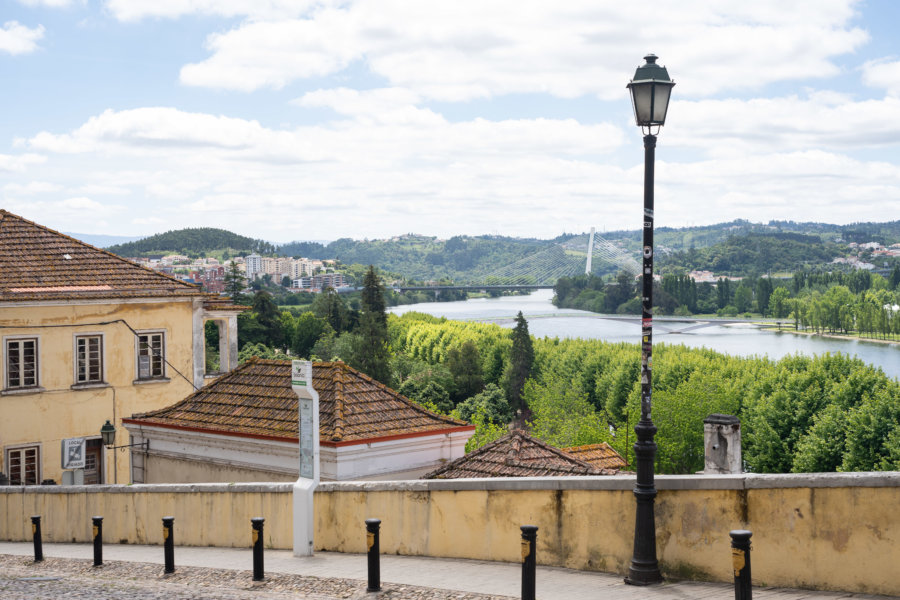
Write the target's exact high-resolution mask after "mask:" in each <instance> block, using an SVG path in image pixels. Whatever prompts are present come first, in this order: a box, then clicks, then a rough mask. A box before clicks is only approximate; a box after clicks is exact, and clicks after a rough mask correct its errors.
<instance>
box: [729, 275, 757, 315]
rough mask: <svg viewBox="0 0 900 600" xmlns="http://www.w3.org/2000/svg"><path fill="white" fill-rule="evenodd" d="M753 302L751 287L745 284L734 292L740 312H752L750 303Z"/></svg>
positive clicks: (735, 303)
mask: <svg viewBox="0 0 900 600" xmlns="http://www.w3.org/2000/svg"><path fill="white" fill-rule="evenodd" d="M751 302H753V292H752V291H750V287H749V286H747V285H745V284H744V283H743V282H741V284H740V285H739V286H738V287H737V289H736V290H735V291H734V305H735V306H737V309H738V312H742V313H743V312H747V311H748V310H750V303H751Z"/></svg>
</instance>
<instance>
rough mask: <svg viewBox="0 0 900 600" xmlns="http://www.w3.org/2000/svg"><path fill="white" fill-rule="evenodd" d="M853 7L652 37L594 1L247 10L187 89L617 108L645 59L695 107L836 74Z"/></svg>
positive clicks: (744, 13) (755, 10) (739, 15)
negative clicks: (386, 92) (326, 84)
mask: <svg viewBox="0 0 900 600" xmlns="http://www.w3.org/2000/svg"><path fill="white" fill-rule="evenodd" d="M179 5H180V6H182V8H183V7H184V5H185V3H183V2H182V3H179ZM854 5H855V2H853V1H852V0H827V1H818V2H815V3H814V4H813V3H802V2H801V3H790V4H788V5H785V3H783V2H776V1H774V0H767V1H761V2H753V3H735V2H730V3H710V2H705V1H703V0H680V1H675V0H670V1H667V2H660V3H657V4H656V5H655V6H654V16H653V19H652V23H650V24H648V19H647V18H646V14H645V13H644V12H642V11H626V10H621V8H620V7H618V6H614V5H607V4H603V3H597V2H595V1H594V0H582V1H580V2H578V1H575V0H573V1H571V2H567V3H566V4H565V6H564V7H563V6H560V5H559V4H549V3H547V2H543V1H541V0H530V1H528V0H517V1H516V2H511V1H509V2H483V1H482V0H456V1H454V2H452V3H451V2H445V3H433V2H418V3H415V2H413V3H411V2H408V1H405V0H380V1H378V2H374V1H371V0H360V1H356V2H347V3H342V4H340V5H338V6H337V7H321V6H315V7H312V8H310V9H309V10H308V11H307V12H306V13H304V14H303V15H302V17H298V18H293V19H286V20H281V21H278V22H274V21H267V20H265V19H264V18H261V17H259V16H258V15H257V13H255V11H253V10H252V8H251V7H248V6H244V7H243V8H244V10H246V11H247V14H248V15H249V16H251V18H250V19H248V20H246V21H245V22H243V23H241V24H240V25H239V26H237V27H236V28H234V29H232V30H231V31H228V32H225V33H217V34H213V35H211V36H210V37H209V38H208V40H207V47H208V49H209V50H210V52H211V56H210V57H209V58H207V59H206V60H203V61H201V62H198V63H193V64H189V65H185V66H184V67H183V69H182V71H181V80H182V82H183V83H185V84H188V85H197V86H207V87H218V88H225V89H235V90H242V91H252V90H255V89H259V88H263V87H270V88H276V89H277V88H281V87H284V86H285V85H287V84H288V83H290V82H291V81H294V80H298V79H304V78H309V77H319V76H323V75H330V74H336V73H340V72H341V71H342V70H343V69H345V68H346V67H347V66H348V65H350V64H352V63H354V62H355V61H359V62H361V63H363V64H365V65H366V66H367V67H368V68H369V69H370V70H371V72H372V73H374V74H375V75H378V76H380V77H383V78H384V79H386V80H387V81H388V82H390V84H391V85H392V86H394V87H404V88H407V89H409V90H412V91H413V92H414V93H416V94H419V95H421V96H423V97H425V98H431V99H438V100H448V101H460V100H467V99H472V98H486V97H493V96H498V95H503V94H512V93H547V94H551V95H554V96H558V97H565V98H569V97H577V96H582V95H599V96H601V97H603V98H614V97H621V96H622V95H623V94H624V91H623V90H624V85H625V83H626V82H627V79H628V77H629V75H630V74H631V73H633V70H634V68H635V67H636V66H637V65H638V64H639V63H640V57H641V56H643V54H644V53H645V52H646V51H647V50H652V51H655V52H656V53H657V54H659V55H660V57H661V59H660V60H661V63H663V64H669V65H671V71H670V72H671V75H672V76H673V78H674V79H675V80H676V81H677V82H678V85H679V88H677V89H678V91H679V93H680V94H681V95H683V96H688V97H690V96H703V95H708V94H713V93H716V92H718V91H721V90H729V89H731V90H734V89H754V88H758V87H760V86H762V85H765V84H767V83H772V82H778V81H786V80H794V79H797V78H798V77H803V78H817V77H827V76H831V75H834V74H836V73H837V72H838V67H837V66H836V65H835V64H834V63H833V62H832V58H833V57H836V56H840V55H844V54H847V53H849V52H852V51H854V50H855V49H857V48H858V47H859V46H860V45H862V44H863V43H864V42H865V41H866V40H867V39H868V36H867V34H866V33H865V32H864V31H862V30H860V29H857V28H853V27H851V26H850V25H849V22H850V19H851V18H852V17H853V15H854V11H853V7H854ZM697 40H704V43H703V44H698V43H696V41H697ZM710 49H714V50H712V51H711V50H710Z"/></svg>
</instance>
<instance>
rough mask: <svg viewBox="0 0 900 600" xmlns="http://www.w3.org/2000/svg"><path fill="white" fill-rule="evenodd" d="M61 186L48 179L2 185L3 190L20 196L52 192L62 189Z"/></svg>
mask: <svg viewBox="0 0 900 600" xmlns="http://www.w3.org/2000/svg"><path fill="white" fill-rule="evenodd" d="M62 189H63V188H62V186H61V185H59V184H57V183H51V182H49V181H29V182H28V183H26V184H21V183H7V184H6V185H4V186H3V191H4V192H7V193H9V194H16V195H21V196H30V195H33V194H52V193H55V192H58V191H60V190H62Z"/></svg>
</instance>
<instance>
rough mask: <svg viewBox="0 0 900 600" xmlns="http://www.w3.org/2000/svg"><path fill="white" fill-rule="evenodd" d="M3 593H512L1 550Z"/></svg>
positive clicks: (428, 599) (458, 599)
mask: <svg viewBox="0 0 900 600" xmlns="http://www.w3.org/2000/svg"><path fill="white" fill-rule="evenodd" d="M0 598H3V599H4V600H57V599H59V598H66V599H72V600H78V599H85V600H87V599H90V600H106V599H109V600H120V599H121V600H125V599H128V600H162V599H165V600H200V599H207V598H208V599H215V600H251V599H252V600H262V599H271V600H275V599H287V598H308V599H310V600H337V599H346V598H350V599H353V598H384V599H386V600H400V599H404V600H405V599H409V600H509V599H510V598H512V597H511V596H487V595H483V594H472V593H465V592H454V591H448V590H436V589H430V588H424V587H418V586H411V585H397V584H388V583H384V584H383V590H382V591H381V592H380V593H377V594H370V593H367V592H366V582H365V581H360V580H356V579H337V578H331V577H309V576H302V575H288V574H279V573H271V574H267V575H266V579H265V580H264V581H260V582H254V581H253V575H252V572H251V571H235V570H225V569H209V568H200V567H178V568H177V570H176V572H175V573H173V574H171V575H163V574H162V573H161V569H160V565H158V564H150V563H137V562H120V561H104V563H103V566H102V567H96V568H95V567H94V566H93V561H91V560H79V559H69V558H45V559H44V561H43V562H40V563H35V562H34V560H33V559H32V558H25V557H22V556H9V555H0Z"/></svg>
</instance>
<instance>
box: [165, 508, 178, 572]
mask: <svg viewBox="0 0 900 600" xmlns="http://www.w3.org/2000/svg"><path fill="white" fill-rule="evenodd" d="M162 522H163V553H164V554H165V557H166V568H165V570H164V571H163V573H174V572H175V536H174V529H175V517H163V519H162Z"/></svg>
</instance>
